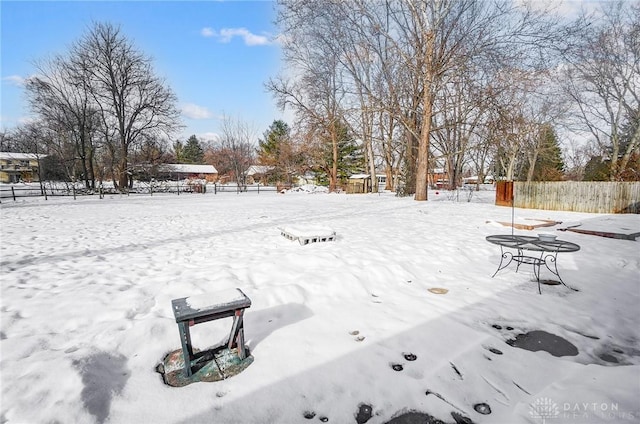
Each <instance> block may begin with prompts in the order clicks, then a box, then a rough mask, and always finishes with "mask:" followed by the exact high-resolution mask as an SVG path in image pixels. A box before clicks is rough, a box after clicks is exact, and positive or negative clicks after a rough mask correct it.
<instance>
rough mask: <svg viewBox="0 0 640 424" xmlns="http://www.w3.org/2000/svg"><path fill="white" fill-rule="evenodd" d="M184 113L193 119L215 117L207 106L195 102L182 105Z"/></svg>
mask: <svg viewBox="0 0 640 424" xmlns="http://www.w3.org/2000/svg"><path fill="white" fill-rule="evenodd" d="M182 114H183V115H184V116H186V117H187V118H191V119H212V118H215V116H214V114H213V113H211V111H209V110H208V109H207V108H206V107H203V106H198V105H196V104H193V103H185V104H184V105H182Z"/></svg>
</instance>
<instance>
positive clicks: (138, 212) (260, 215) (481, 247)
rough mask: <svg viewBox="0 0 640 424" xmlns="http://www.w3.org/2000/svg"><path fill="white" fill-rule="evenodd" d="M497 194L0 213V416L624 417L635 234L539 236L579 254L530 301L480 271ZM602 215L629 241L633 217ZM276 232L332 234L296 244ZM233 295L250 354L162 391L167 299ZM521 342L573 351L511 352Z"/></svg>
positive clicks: (170, 419)
mask: <svg viewBox="0 0 640 424" xmlns="http://www.w3.org/2000/svg"><path fill="white" fill-rule="evenodd" d="M493 196H494V193H493V192H480V193H478V194H475V195H474V196H473V198H472V199H471V202H467V198H466V197H464V196H462V195H461V196H460V198H459V200H460V201H459V202H456V201H452V200H451V196H447V195H445V194H443V193H442V192H440V193H439V194H438V195H436V194H435V192H430V193H429V197H430V200H429V201H428V202H416V201H414V200H412V199H411V198H396V197H394V196H393V195H392V194H382V195H345V194H306V193H287V194H284V195H281V194H275V193H261V194H256V193H243V194H240V195H237V194H232V193H223V194H218V195H213V194H206V195H196V194H194V195H181V196H176V195H154V196H153V197H151V196H138V197H134V196H131V197H120V196H117V195H113V196H107V197H106V198H105V199H104V200H99V199H98V198H97V197H88V198H79V199H78V200H75V201H74V200H73V199H71V198H54V199H49V200H48V201H44V200H35V199H30V200H27V201H22V202H21V201H18V202H10V201H9V202H5V201H3V202H2V204H1V205H0V212H1V222H0V223H1V236H2V240H1V243H0V246H1V249H2V250H1V259H0V264H1V279H2V280H1V281H2V283H1V292H0V294H1V299H2V300H1V315H0V317H1V327H0V339H1V341H0V354H1V362H0V382H1V387H2V388H1V390H2V393H1V397H0V401H1V415H0V422H2V423H5V422H7V423H27V424H30V423H56V422H59V423H216V424H218V423H224V424H226V423H245V424H246V423H285V424H287V423H305V422H310V423H313V422H316V423H320V422H329V423H340V424H342V423H356V422H360V423H362V422H365V421H366V422H368V423H371V424H376V423H388V422H392V423H410V422H415V423H418V422H431V421H433V420H431V418H430V417H434V420H435V419H438V420H442V421H443V422H446V423H455V422H473V423H505V424H517V423H540V424H542V423H544V422H547V423H551V422H552V423H575V424H583V423H594V424H596V423H601V422H615V423H629V422H640V402H639V399H640V313H639V312H638V308H639V307H638V305H640V253H639V251H640V249H638V246H639V245H638V243H640V240H637V241H629V240H616V239H610V238H603V237H597V236H592V235H586V234H578V233H572V232H569V231H567V232H559V231H556V230H557V229H558V228H561V227H562V225H557V226H555V227H546V228H544V232H553V233H555V234H557V235H558V237H559V238H560V239H562V240H567V241H571V242H573V243H577V244H578V245H580V247H581V249H580V250H579V251H578V252H575V253H567V254H560V256H559V257H558V268H559V270H560V272H561V276H562V278H563V279H564V281H565V282H566V283H567V284H568V285H570V286H572V287H575V288H577V289H579V291H578V292H574V291H571V290H569V289H567V288H566V287H565V286H562V285H543V286H542V294H541V295H540V294H538V287H537V284H536V282H535V280H534V276H533V271H532V267H531V266H528V265H522V266H521V267H520V269H519V271H518V272H517V273H516V271H515V266H509V267H508V268H507V269H504V270H502V271H501V272H500V273H498V274H497V275H496V276H495V278H491V276H492V275H493V273H494V272H495V270H496V268H497V266H498V263H499V262H500V249H499V247H498V246H495V245H492V244H490V243H488V242H487V241H486V240H485V237H486V236H488V235H492V234H508V233H510V232H511V229H510V228H508V227H504V226H501V225H500V224H498V223H497V222H499V221H502V222H504V221H510V220H511V216H512V215H511V214H512V210H511V209H510V208H506V207H497V206H494V205H493ZM463 197H464V198H463ZM515 217H516V219H520V220H522V219H541V220H544V219H549V220H555V221H562V222H564V223H570V222H571V223H575V222H580V221H583V220H589V219H593V218H601V217H602V216H599V215H596V214H584V213H571V212H556V211H542V210H523V209H516V210H515ZM607 217H609V218H610V220H607V221H604V222H611V225H612V226H616V225H618V224H619V223H618V224H617V222H618V221H620V220H623V221H624V225H626V226H627V227H628V226H629V225H630V226H632V227H634V228H635V229H636V231H640V216H639V215H631V216H629V215H627V216H607ZM285 226H289V227H295V228H302V229H304V228H305V227H308V228H315V227H321V228H330V229H332V230H333V231H335V233H336V240H335V241H330V242H324V243H310V244H307V245H301V244H300V243H298V242H297V241H292V240H289V239H287V238H285V237H283V236H282V235H281V232H280V230H279V228H282V227H285ZM515 232H516V233H517V234H523V235H537V233H538V231H535V230H534V231H527V230H515ZM549 277H550V275H549V274H545V273H544V272H543V275H542V278H543V279H545V278H549ZM234 287H239V288H241V289H242V291H243V292H244V293H246V294H247V296H248V297H249V298H250V299H251V301H252V306H251V308H249V309H247V310H246V312H245V338H246V341H247V345H248V347H249V349H250V351H251V354H252V355H253V356H254V358H255V360H254V362H253V363H252V364H251V365H250V366H249V367H248V368H247V369H246V370H245V371H244V372H242V373H241V374H239V375H237V376H234V377H232V378H229V379H227V380H223V381H220V382H214V383H194V384H191V385H189V386H186V387H182V388H173V387H169V386H166V385H165V384H164V383H163V381H162V377H161V375H160V374H158V373H157V372H156V371H155V367H156V365H157V364H158V363H160V362H161V361H162V359H163V358H164V356H165V355H166V354H167V353H168V352H170V351H172V350H175V349H178V348H179V347H180V340H179V337H178V329H177V325H176V323H175V319H174V317H173V313H172V309H171V300H172V299H175V298H180V297H185V296H195V295H199V294H204V293H209V292H214V291H218V290H225V289H230V288H234ZM434 288H436V289H446V290H432V291H430V290H429V289H434ZM444 291H446V293H444V294H442V292H444ZM228 327H229V321H227V320H226V319H225V320H221V321H215V322H210V323H205V324H200V325H196V326H194V327H192V329H191V334H192V337H193V343H194V345H195V346H196V347H199V348H202V349H205V348H209V347H212V346H214V345H217V344H218V343H220V342H221V341H223V339H224V337H225V336H226V334H227V333H228ZM533 331H545V332H547V333H550V334H553V335H556V336H558V337H561V338H562V339H565V340H566V341H567V342H569V343H571V344H572V345H573V346H575V348H576V349H577V352H578V353H577V355H574V356H561V357H560V356H559V357H557V356H553V355H551V354H550V353H547V352H545V351H538V352H533V351H530V350H525V349H520V348H517V347H513V346H511V345H509V344H508V343H507V341H510V340H515V339H516V337H518V335H521V334H526V333H528V332H533ZM521 337H522V336H521ZM369 415H371V417H370V418H369ZM412 419H415V421H411V420H412ZM465 419H466V421H465ZM420 420H421V421H420ZM430 420H431V421H430Z"/></svg>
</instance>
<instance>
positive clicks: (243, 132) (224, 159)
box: [214, 117, 258, 186]
mask: <svg viewBox="0 0 640 424" xmlns="http://www.w3.org/2000/svg"><path fill="white" fill-rule="evenodd" d="M257 138H258V137H257V135H256V131H255V129H254V128H253V127H252V126H251V125H250V124H248V123H247V122H244V121H242V120H240V119H236V118H230V117H224V118H223V120H222V126H221V130H220V138H219V140H218V142H217V143H216V145H215V147H214V150H215V157H216V161H217V164H218V165H217V166H218V167H219V168H220V169H218V172H220V173H221V174H225V173H232V174H233V177H234V178H235V180H236V182H237V183H238V185H239V186H244V185H246V183H247V181H246V177H247V170H248V169H249V167H250V166H251V165H252V164H253V163H254V160H255V156H256V147H257V146H256V140H257Z"/></svg>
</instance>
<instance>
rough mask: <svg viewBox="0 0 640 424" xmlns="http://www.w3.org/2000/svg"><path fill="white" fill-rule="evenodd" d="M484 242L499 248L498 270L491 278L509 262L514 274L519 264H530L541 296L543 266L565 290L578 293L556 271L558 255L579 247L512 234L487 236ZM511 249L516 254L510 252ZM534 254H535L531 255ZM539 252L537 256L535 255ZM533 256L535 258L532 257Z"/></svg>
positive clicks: (562, 242)
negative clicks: (512, 264) (512, 265)
mask: <svg viewBox="0 0 640 424" xmlns="http://www.w3.org/2000/svg"><path fill="white" fill-rule="evenodd" d="M486 240H487V241H488V242H489V243H493V244H496V245H498V246H500V253H501V257H500V264H499V265H498V269H497V270H496V272H494V274H493V275H492V276H491V277H492V278H493V277H495V276H496V274H497V273H498V272H500V271H501V270H503V269H504V268H506V267H507V266H509V264H511V262H516V263H517V264H518V265H517V266H516V272H518V269H519V268H520V265H521V264H531V265H532V266H533V273H534V275H535V276H536V280H537V281H538V293H540V294H542V290H541V289H540V266H541V265H543V264H544V266H545V267H546V268H547V269H548V270H549V271H550V272H551V273H552V274H554V275H555V276H556V277H558V279H559V280H560V282H561V283H562V284H563V285H564V286H565V287H567V288H569V289H571V290H574V291H578V290H577V289H574V288H573V287H569V286H568V285H567V284H565V282H564V281H563V280H562V277H560V273H559V271H558V253H570V252H577V251H578V250H580V246H579V245H577V244H575V243H571V242H568V241H563V240H553V241H543V240H540V239H539V238H538V237H534V236H520V235H513V234H498V235H491V236H487V238H486ZM508 249H513V250H515V251H516V252H517V253H514V252H513V251H511V250H508ZM533 252H536V253H533ZM538 252H539V255H538V254H537V253H538ZM534 255H535V256H534Z"/></svg>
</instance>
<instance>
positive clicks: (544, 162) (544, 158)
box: [532, 125, 564, 181]
mask: <svg viewBox="0 0 640 424" xmlns="http://www.w3.org/2000/svg"><path fill="white" fill-rule="evenodd" d="M539 137H540V144H539V145H540V153H539V154H538V160H537V161H536V163H535V167H534V170H533V178H532V181H560V180H562V178H563V177H564V160H563V159H562V150H561V149H560V145H559V143H558V137H557V135H556V131H555V130H554V129H553V127H552V126H551V125H543V127H542V128H541V131H540V135H539Z"/></svg>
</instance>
